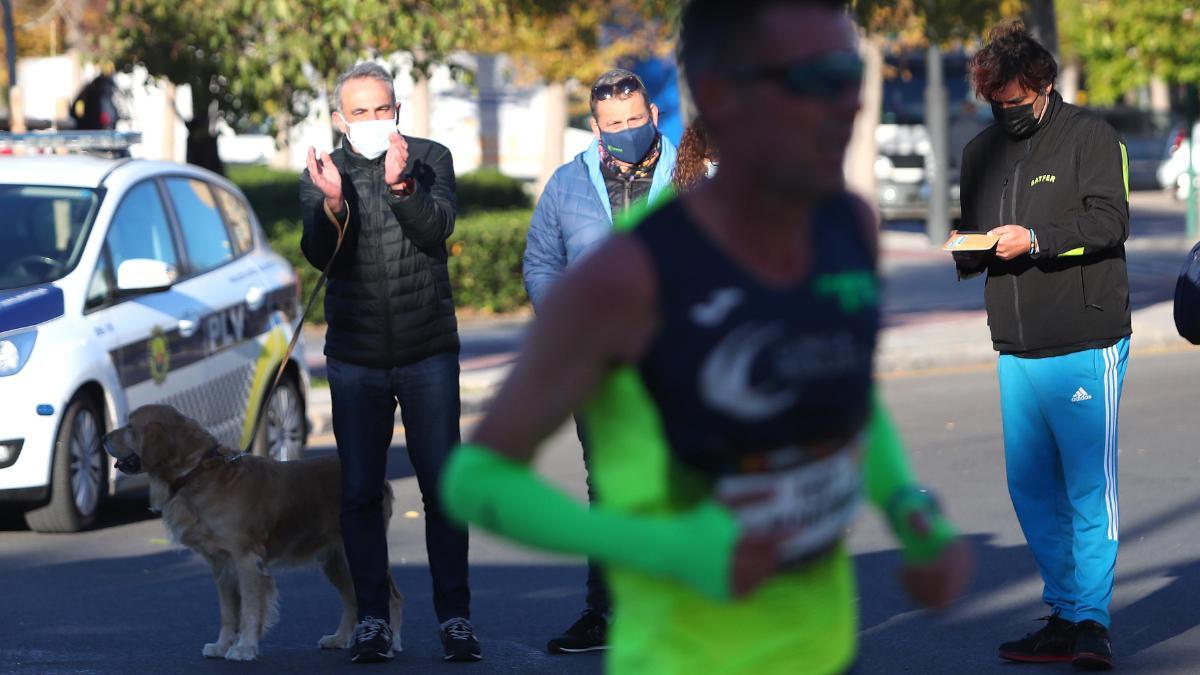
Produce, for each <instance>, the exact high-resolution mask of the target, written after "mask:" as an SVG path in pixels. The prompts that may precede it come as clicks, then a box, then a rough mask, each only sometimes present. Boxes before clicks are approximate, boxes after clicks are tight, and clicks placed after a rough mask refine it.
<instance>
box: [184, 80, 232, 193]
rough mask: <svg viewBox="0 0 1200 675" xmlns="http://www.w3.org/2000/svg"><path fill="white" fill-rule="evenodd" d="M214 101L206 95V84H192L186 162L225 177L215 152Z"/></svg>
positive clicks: (215, 111) (197, 82)
mask: <svg viewBox="0 0 1200 675" xmlns="http://www.w3.org/2000/svg"><path fill="white" fill-rule="evenodd" d="M216 113H217V107H216V100H215V99H213V98H212V95H211V94H209V93H208V82H207V81H204V80H197V81H194V82H192V119H191V121H189V122H188V123H187V130H188V138H187V162H188V164H195V165H196V166H199V167H203V168H205V169H208V170H209V171H212V172H213V173H216V174H220V175H222V176H224V175H225V165H224V164H223V163H222V162H221V155H220V153H218V152H217V134H216V120H215V119H214V118H215V116H216Z"/></svg>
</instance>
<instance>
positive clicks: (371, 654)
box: [350, 616, 392, 663]
mask: <svg viewBox="0 0 1200 675" xmlns="http://www.w3.org/2000/svg"><path fill="white" fill-rule="evenodd" d="M390 658H392V628H391V626H389V625H388V622H386V621H384V620H383V619H376V618H375V617H373V616H368V617H366V618H364V619H363V620H362V621H359V622H358V625H357V626H355V628H354V646H353V647H351V648H350V660H351V661H353V662H354V663H379V662H380V661H387V660H388V659H390Z"/></svg>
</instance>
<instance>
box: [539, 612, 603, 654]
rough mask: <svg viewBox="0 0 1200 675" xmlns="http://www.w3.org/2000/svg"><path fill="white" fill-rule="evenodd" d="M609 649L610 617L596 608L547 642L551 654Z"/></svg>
mask: <svg viewBox="0 0 1200 675" xmlns="http://www.w3.org/2000/svg"><path fill="white" fill-rule="evenodd" d="M601 649H608V619H607V618H605V616H604V614H602V613H600V612H597V611H596V610H594V609H589V610H586V611H585V612H584V613H583V616H580V617H579V620H578V621H576V622H575V623H573V624H571V627H570V628H568V629H567V630H566V631H565V632H564V633H563V634H562V635H559V636H558V637H556V638H554V639H552V640H550V642H548V643H546V651H548V652H550V653H551V654H580V653H582V652H594V651H597V650H601Z"/></svg>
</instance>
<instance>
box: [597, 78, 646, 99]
mask: <svg viewBox="0 0 1200 675" xmlns="http://www.w3.org/2000/svg"><path fill="white" fill-rule="evenodd" d="M641 90H642V82H641V80H639V79H637V77H635V76H633V75H630V76H628V77H622V78H621V79H619V80H617V81H616V82H613V83H612V84H598V85H596V86H594V87H592V100H593V101H607V100H608V99H610V98H612V97H614V96H616V97H618V98H628V97H629V96H632V95H634V94H635V93H637V92H639V91H641Z"/></svg>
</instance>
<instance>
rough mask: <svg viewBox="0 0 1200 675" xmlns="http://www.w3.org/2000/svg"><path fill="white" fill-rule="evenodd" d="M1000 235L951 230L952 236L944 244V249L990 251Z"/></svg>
mask: <svg viewBox="0 0 1200 675" xmlns="http://www.w3.org/2000/svg"><path fill="white" fill-rule="evenodd" d="M998 241H1000V238H999V237H993V236H992V235H990V234H988V233H986V232H959V231H958V230H951V231H950V238H949V239H947V240H946V243H945V244H943V245H942V250H943V251H988V250H991V249H992V248H993V247H994V246H995V245H996V242H998Z"/></svg>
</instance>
